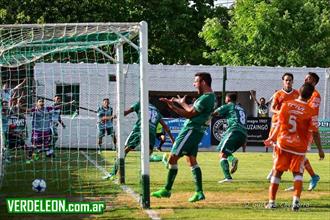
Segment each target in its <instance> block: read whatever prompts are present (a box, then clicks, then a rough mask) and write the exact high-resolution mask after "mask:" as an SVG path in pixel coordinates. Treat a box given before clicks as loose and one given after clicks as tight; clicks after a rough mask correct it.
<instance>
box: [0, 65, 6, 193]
mask: <svg viewBox="0 0 330 220" xmlns="http://www.w3.org/2000/svg"><path fill="white" fill-rule="evenodd" d="M0 68H1V67H0ZM0 86H1V88H2V75H1V74H0ZM0 112H2V95H0ZM0 138H1V139H0V187H1V186H2V180H3V176H4V167H3V166H4V164H3V162H4V160H3V157H4V156H5V155H4V154H5V150H6V149H5V146H6V137H5V134H4V132H3V127H2V114H0Z"/></svg>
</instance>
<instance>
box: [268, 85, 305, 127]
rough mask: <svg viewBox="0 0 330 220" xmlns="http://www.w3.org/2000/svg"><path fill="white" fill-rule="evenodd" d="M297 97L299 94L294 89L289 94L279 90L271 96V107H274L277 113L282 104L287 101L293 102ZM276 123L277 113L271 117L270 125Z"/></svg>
mask: <svg viewBox="0 0 330 220" xmlns="http://www.w3.org/2000/svg"><path fill="white" fill-rule="evenodd" d="M298 97H299V92H298V91H297V90H295V89H292V91H291V92H286V91H285V90H284V89H281V90H279V91H277V92H275V94H274V96H273V103H272V106H274V108H275V110H278V111H279V110H280V109H281V106H282V104H283V103H284V102H286V101H289V100H294V99H296V98H298ZM277 121H278V115H277V113H274V114H273V117H272V123H276V122H277Z"/></svg>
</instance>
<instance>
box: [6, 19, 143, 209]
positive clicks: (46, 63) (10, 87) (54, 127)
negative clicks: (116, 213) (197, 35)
mask: <svg viewBox="0 0 330 220" xmlns="http://www.w3.org/2000/svg"><path fill="white" fill-rule="evenodd" d="M147 29H148V27H147V23H146V22H144V21H142V22H139V23H137V22H135V23H72V24H69V23H68V24H13V25H0V69H1V77H0V86H2V87H3V88H4V89H3V91H2V92H3V93H4V94H5V95H6V96H5V98H6V100H7V99H8V103H10V104H8V105H10V107H15V108H13V109H14V110H15V112H14V111H13V112H10V111H8V113H7V112H5V113H3V114H1V115H0V121H2V120H3V119H6V120H7V121H8V122H7V125H5V126H2V124H1V123H0V132H1V133H2V138H1V146H0V192H5V193H11V192H14V193H18V194H17V195H19V194H20V193H22V194H23V195H24V193H25V192H28V191H27V190H26V188H25V187H26V186H27V185H25V184H19V183H21V182H24V181H25V180H26V179H27V178H28V181H29V185H30V184H31V181H32V178H43V179H45V181H46V182H47V190H46V191H45V194H44V195H45V196H47V195H46V194H47V193H53V192H62V193H63V192H68V194H72V195H76V194H77V195H80V196H81V198H82V197H84V196H85V195H87V194H90V195H96V196H97V195H98V194H99V191H98V188H97V187H98V186H99V185H100V184H98V183H99V182H102V181H103V179H102V176H103V173H102V172H103V170H106V171H107V172H110V171H111V168H112V166H113V165H116V163H115V160H114V159H117V158H118V159H120V161H121V162H120V164H119V165H120V166H119V167H120V169H121V170H119V176H120V177H121V178H120V180H125V177H124V175H125V172H124V170H125V167H124V165H123V164H122V163H124V160H123V158H124V157H125V152H124V138H126V136H128V134H126V133H128V131H126V130H128V129H126V127H129V126H130V125H131V124H133V123H134V122H133V120H129V118H133V116H132V115H131V116H130V117H128V118H124V110H125V109H124V108H127V107H128V106H130V105H132V104H133V103H134V102H136V101H139V100H140V102H141V112H143V113H142V114H141V121H142V123H141V124H142V129H141V130H142V132H145V133H147V134H148V130H147V126H146V125H148V117H147V116H148V115H147V114H148V111H143V110H144V109H147V108H148V107H147V103H148V98H147V97H148V90H147V87H146V86H145V85H146V80H143V79H145V78H146V76H145V74H146V72H147V65H148V48H147V47H148V30H147ZM124 64H125V65H126V64H127V65H126V67H124ZM129 67H130V68H129ZM125 68H126V70H125V71H124V69H125ZM128 72H129V73H128ZM127 73H128V74H127ZM137 82H139V83H137ZM5 85H6V86H5ZM5 87H6V89H5ZM1 97H2V96H1ZM56 98H60V100H61V101H59V102H58V103H56V101H55V100H56ZM106 98H107V99H108V100H109V102H110V107H111V110H110V108H108V109H107V108H105V109H103V101H104V99H106ZM0 100H1V99H0ZM2 100H4V98H3V99H2ZM12 100H15V103H16V104H11V103H13V102H11V101H12ZM20 101H21V102H20ZM133 101H134V102H133ZM39 102H40V103H43V104H40V103H39ZM56 105H58V106H56ZM59 106H60V107H59ZM7 107H8V106H5V107H4V108H3V106H2V105H1V104H0V110H3V109H4V110H5V111H7V109H6V108H7ZM101 107H102V108H101ZM112 108H113V109H112ZM8 109H9V108H8ZM109 112H112V113H111V114H113V115H116V116H117V117H116V121H114V122H112V119H109V117H110V116H109V115H108V114H110V113H109ZM74 113H76V114H77V117H71V115H73V114H74ZM98 113H100V114H98ZM60 115H62V116H63V117H59V116H60ZM100 115H102V116H100ZM19 116H22V117H21V118H18V117H19ZM15 117H16V118H15ZM54 118H55V119H54ZM18 119H19V120H21V121H24V123H23V125H24V126H23V125H22V126H21V127H19V126H16V125H15V126H11V125H14V123H16V122H17V121H19V120H18ZM133 119H134V121H135V120H136V118H133ZM109 121H111V123H109ZM54 122H56V123H54ZM109 124H111V126H110V125H109ZM107 126H108V127H107ZM13 128H15V129H16V128H17V129H16V130H15V131H14V130H13ZM18 128H19V129H18ZM110 128H112V129H113V130H111V129H110ZM10 132H12V133H11V134H17V133H19V134H20V135H21V134H23V132H25V133H24V137H23V135H21V136H17V137H19V138H20V139H19V138H16V136H15V138H13V137H14V136H13V135H12V136H10V135H9V133H10ZM15 132H16V133H15ZM141 136H142V137H141V140H142V142H143V146H144V147H143V149H141V155H143V156H141V160H143V159H144V160H145V161H147V162H149V157H148V154H149V151H148V150H149V142H148V140H149V138H148V135H141ZM114 137H117V138H116V139H117V142H116V143H115V141H114V139H115V138H114ZM13 139H15V140H13ZM110 140H111V141H110ZM9 141H11V143H12V145H9V144H8V143H9ZM141 145H142V144H141ZM9 146H10V147H9ZM145 146H147V147H145ZM52 148H53V149H52ZM115 148H117V152H112V150H114V149H115ZM145 149H147V150H145ZM52 150H53V151H52ZM50 152H51V153H50ZM109 157H110V158H109ZM142 158H143V159H142ZM93 161H95V162H94V163H93ZM137 163H138V164H139V165H140V166H141V167H142V168H141V173H142V174H141V176H146V175H149V169H148V168H149V167H148V165H146V164H143V165H141V163H140V161H138V162H137ZM139 165H137V164H134V166H139ZM127 173H129V172H127ZM29 174H33V175H29ZM133 175H139V174H138V173H134V174H133ZM147 177H149V176H147ZM129 178H131V177H129ZM129 178H128V179H129ZM138 179H139V178H138ZM63 180H64V183H65V184H63V182H62V181H63ZM2 181H3V184H1V182H2ZM124 182H125V181H124ZM17 184H18V185H21V186H22V187H21V188H19V189H20V191H18V190H17V187H16V188H15V186H17ZM108 184H109V183H107V182H102V184H101V185H102V187H103V186H104V185H108ZM1 186H2V188H1ZM148 187H149V186H146V187H144V188H143V189H147V188H148ZM30 189H31V187H30V186H29V190H30ZM1 190H2V191H1ZM139 190H140V189H139ZM146 192H147V190H146ZM28 193H29V192H28ZM145 195H146V196H148V195H147V194H145ZM146 196H145V198H146ZM0 200H1V198H0ZM143 201H144V204H147V205H146V206H149V198H146V199H144V200H143ZM0 203H1V202H0ZM0 212H1V210H0Z"/></svg>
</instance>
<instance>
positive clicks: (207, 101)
mask: <svg viewBox="0 0 330 220" xmlns="http://www.w3.org/2000/svg"><path fill="white" fill-rule="evenodd" d="M214 105H215V94H214V93H213V92H210V93H205V94H203V95H201V96H200V97H199V98H198V99H196V101H195V102H194V109H195V110H196V111H197V112H199V114H198V115H196V116H194V117H192V118H190V119H187V120H186V121H185V123H184V128H194V129H198V130H200V131H201V132H204V131H205V130H206V129H207V128H208V127H209V125H210V121H211V113H212V112H213V109H214Z"/></svg>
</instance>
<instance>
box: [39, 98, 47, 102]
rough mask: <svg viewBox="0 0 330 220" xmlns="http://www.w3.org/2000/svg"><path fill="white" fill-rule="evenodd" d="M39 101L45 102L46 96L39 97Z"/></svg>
mask: <svg viewBox="0 0 330 220" xmlns="http://www.w3.org/2000/svg"><path fill="white" fill-rule="evenodd" d="M38 101H43V102H44V101H45V99H44V98H41V97H39V98H38V99H37V102H38Z"/></svg>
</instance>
